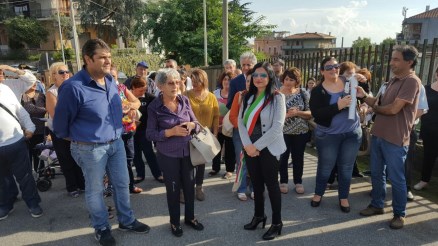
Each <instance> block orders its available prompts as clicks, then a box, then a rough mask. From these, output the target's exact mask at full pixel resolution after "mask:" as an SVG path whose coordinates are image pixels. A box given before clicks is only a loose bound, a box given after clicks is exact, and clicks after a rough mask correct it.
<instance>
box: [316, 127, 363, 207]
mask: <svg viewBox="0 0 438 246" xmlns="http://www.w3.org/2000/svg"><path fill="white" fill-rule="evenodd" d="M315 141H316V148H317V150H318V169H317V172H316V187H315V195H318V196H323V195H324V192H325V189H326V187H327V181H328V179H329V177H330V174H331V172H332V170H333V167H334V166H335V165H337V167H338V183H339V189H338V196H339V199H347V198H348V194H349V192H350V183H351V174H352V172H353V165H354V161H355V160H356V156H357V152H358V151H359V147H360V144H361V141H362V129H361V128H360V127H358V128H357V129H356V130H354V131H351V132H346V133H340V134H326V133H323V132H321V131H319V130H318V129H316V130H315Z"/></svg>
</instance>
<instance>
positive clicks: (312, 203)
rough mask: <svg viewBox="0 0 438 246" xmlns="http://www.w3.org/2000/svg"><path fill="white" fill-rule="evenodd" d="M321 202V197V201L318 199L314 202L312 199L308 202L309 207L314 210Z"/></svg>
mask: <svg viewBox="0 0 438 246" xmlns="http://www.w3.org/2000/svg"><path fill="white" fill-rule="evenodd" d="M321 201H322V197H321V199H319V201H314V200H313V198H312V200H311V201H310V206H312V207H314V208H316V207H319V205H320V204H321Z"/></svg>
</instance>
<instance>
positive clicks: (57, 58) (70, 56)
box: [53, 48, 75, 61]
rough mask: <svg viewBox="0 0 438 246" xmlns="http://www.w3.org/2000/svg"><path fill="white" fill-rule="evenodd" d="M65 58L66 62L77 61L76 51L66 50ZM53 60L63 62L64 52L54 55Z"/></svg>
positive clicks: (60, 51)
mask: <svg viewBox="0 0 438 246" xmlns="http://www.w3.org/2000/svg"><path fill="white" fill-rule="evenodd" d="M64 57H65V60H66V61H70V60H74V59H75V51H74V50H73V49H72V48H67V49H64ZM53 59H54V60H55V61H62V50H59V51H56V52H55V53H53Z"/></svg>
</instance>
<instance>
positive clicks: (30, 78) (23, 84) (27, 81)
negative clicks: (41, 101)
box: [0, 70, 37, 101]
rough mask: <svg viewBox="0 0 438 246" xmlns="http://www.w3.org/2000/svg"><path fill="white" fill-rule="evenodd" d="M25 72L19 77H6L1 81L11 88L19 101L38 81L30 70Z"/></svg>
mask: <svg viewBox="0 0 438 246" xmlns="http://www.w3.org/2000/svg"><path fill="white" fill-rule="evenodd" d="M24 72H25V73H24V74H23V75H18V79H6V80H3V81H2V82H0V83H3V84H5V85H7V86H9V88H11V90H12V92H13V93H14V94H15V96H16V97H17V99H18V101H21V96H22V95H23V94H24V93H25V92H26V91H27V90H29V88H30V87H32V85H33V84H35V82H36V81H37V79H36V77H35V75H33V74H32V73H31V72H30V71H28V70H24Z"/></svg>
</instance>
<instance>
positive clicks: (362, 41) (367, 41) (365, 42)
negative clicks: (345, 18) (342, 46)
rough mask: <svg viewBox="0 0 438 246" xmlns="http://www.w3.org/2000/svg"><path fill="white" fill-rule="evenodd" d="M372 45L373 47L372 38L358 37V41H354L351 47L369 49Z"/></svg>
mask: <svg viewBox="0 0 438 246" xmlns="http://www.w3.org/2000/svg"><path fill="white" fill-rule="evenodd" d="M371 45H373V44H372V43H371V38H361V37H358V39H356V40H354V41H353V44H352V45H351V47H352V48H354V49H356V48H362V47H365V48H366V49H367V48H368V47H369V46H371Z"/></svg>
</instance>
